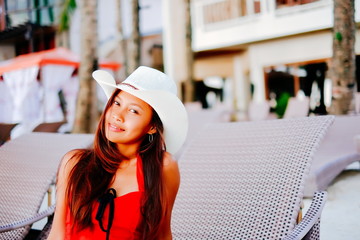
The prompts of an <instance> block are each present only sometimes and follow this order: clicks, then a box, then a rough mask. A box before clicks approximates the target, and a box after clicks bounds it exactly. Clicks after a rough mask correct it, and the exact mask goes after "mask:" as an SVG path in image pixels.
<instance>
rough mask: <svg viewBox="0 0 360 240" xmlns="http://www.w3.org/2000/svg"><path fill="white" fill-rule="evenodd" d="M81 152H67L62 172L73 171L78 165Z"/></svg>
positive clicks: (77, 150) (61, 166)
mask: <svg viewBox="0 0 360 240" xmlns="http://www.w3.org/2000/svg"><path fill="white" fill-rule="evenodd" d="M81 152H82V150H80V149H74V150H71V151H69V152H67V153H66V154H65V155H64V156H63V158H62V160H61V163H60V171H65V172H67V173H68V172H69V171H71V169H73V167H74V166H75V165H76V163H78V161H79V159H80V154H81Z"/></svg>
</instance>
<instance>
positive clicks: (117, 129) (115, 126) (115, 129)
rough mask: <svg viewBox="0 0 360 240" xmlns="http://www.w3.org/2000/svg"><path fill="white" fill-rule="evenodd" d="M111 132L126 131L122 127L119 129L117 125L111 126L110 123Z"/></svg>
mask: <svg viewBox="0 0 360 240" xmlns="http://www.w3.org/2000/svg"><path fill="white" fill-rule="evenodd" d="M109 130H110V131H113V132H123V131H125V130H124V129H122V128H121V127H119V126H117V125H114V124H111V123H109Z"/></svg>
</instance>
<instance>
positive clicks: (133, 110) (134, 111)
mask: <svg viewBox="0 0 360 240" xmlns="http://www.w3.org/2000/svg"><path fill="white" fill-rule="evenodd" d="M130 112H132V113H138V111H136V110H135V109H130Z"/></svg>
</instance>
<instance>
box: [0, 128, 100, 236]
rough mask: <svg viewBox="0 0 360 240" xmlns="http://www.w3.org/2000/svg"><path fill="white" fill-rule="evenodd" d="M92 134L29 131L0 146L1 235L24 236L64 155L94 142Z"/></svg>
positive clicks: (36, 214)
mask: <svg viewBox="0 0 360 240" xmlns="http://www.w3.org/2000/svg"><path fill="white" fill-rule="evenodd" d="M92 142H93V135H91V134H59V133H29V134H26V135H23V136H20V137H18V138H16V139H13V140H11V141H8V142H6V143H5V144H4V145H3V146H1V148H0V186H1V187H0V239H23V238H24V237H25V236H26V235H27V234H28V232H29V230H30V227H31V224H32V223H34V222H36V221H37V220H39V219H41V218H43V217H45V216H48V215H50V214H51V213H52V212H53V211H54V207H51V208H49V209H47V210H45V211H44V212H42V213H40V214H38V211H39V209H40V206H41V203H42V201H43V199H44V196H45V194H46V192H47V190H48V188H49V187H50V185H51V184H52V183H53V182H54V179H55V176H56V173H57V169H58V166H59V164H60V161H61V158H62V156H63V155H64V154H65V153H66V152H67V151H69V150H71V149H75V148H85V147H89V146H91V145H92Z"/></svg>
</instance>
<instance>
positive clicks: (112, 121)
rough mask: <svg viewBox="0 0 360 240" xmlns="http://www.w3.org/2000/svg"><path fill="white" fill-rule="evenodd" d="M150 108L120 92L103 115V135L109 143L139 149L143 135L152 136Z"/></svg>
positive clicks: (135, 98) (137, 99)
mask: <svg viewBox="0 0 360 240" xmlns="http://www.w3.org/2000/svg"><path fill="white" fill-rule="evenodd" d="M152 111H153V110H152V108H151V107H150V105H148V104H147V103H146V102H144V101H142V100H141V99H139V98H137V97H135V96H133V95H131V94H129V93H127V92H125V91H120V92H119V94H118V95H117V96H116V97H115V99H114V101H113V102H112V103H111V105H110V108H109V109H108V111H107V112H106V115H105V133H106V137H107V139H108V140H109V141H111V142H114V143H117V144H119V145H124V146H125V145H126V146H131V145H132V146H135V147H139V146H140V143H141V142H142V140H143V137H144V135H145V134H153V133H155V131H156V130H154V129H153V128H152V126H151V125H150V124H151V119H152Z"/></svg>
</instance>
